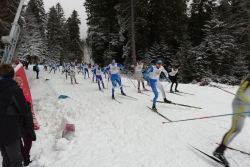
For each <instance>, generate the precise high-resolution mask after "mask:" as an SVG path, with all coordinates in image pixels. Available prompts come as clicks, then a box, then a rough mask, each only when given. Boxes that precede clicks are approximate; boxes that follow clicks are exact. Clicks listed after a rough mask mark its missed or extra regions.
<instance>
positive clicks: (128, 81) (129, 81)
mask: <svg viewBox="0 0 250 167" xmlns="http://www.w3.org/2000/svg"><path fill="white" fill-rule="evenodd" d="M126 75H127V73H126ZM127 80H128V83H129V85H131V83H130V81H129V79H128V77H127Z"/></svg>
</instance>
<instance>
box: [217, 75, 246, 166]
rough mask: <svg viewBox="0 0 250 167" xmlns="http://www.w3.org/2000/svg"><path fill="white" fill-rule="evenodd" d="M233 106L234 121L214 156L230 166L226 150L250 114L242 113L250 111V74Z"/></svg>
mask: <svg viewBox="0 0 250 167" xmlns="http://www.w3.org/2000/svg"><path fill="white" fill-rule="evenodd" d="M232 107H233V113H234V114H235V115H233V119H232V120H233V122H232V127H231V129H230V130H229V131H228V132H227V133H226V134H225V135H224V137H223V139H222V142H221V145H220V146H219V147H218V148H217V149H216V150H215V151H214V153H213V154H214V156H215V157H217V158H218V159H220V160H221V161H222V162H223V163H224V164H225V165H227V166H228V167H229V163H228V161H227V159H226V158H225V157H224V151H225V150H226V148H227V145H228V144H229V143H230V142H231V141H232V140H233V139H234V138H235V137H236V136H237V135H238V134H239V133H240V132H241V130H242V128H243V125H244V121H245V119H246V117H247V116H250V115H249V114H242V112H249V111H250V75H248V76H247V77H245V78H244V80H243V82H242V83H241V84H240V87H239V89H238V91H237V93H236V95H235V98H234V99H233V102H232Z"/></svg>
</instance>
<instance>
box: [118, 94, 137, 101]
mask: <svg viewBox="0 0 250 167" xmlns="http://www.w3.org/2000/svg"><path fill="white" fill-rule="evenodd" d="M117 95H119V96H122V97H128V98H131V99H134V100H138V99H137V98H134V97H132V96H128V95H122V94H118V93H117Z"/></svg>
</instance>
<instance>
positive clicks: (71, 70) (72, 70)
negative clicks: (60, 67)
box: [69, 68, 78, 84]
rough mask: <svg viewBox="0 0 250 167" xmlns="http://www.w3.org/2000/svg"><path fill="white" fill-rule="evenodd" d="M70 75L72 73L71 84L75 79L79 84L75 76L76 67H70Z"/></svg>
mask: <svg viewBox="0 0 250 167" xmlns="http://www.w3.org/2000/svg"><path fill="white" fill-rule="evenodd" d="M69 75H70V79H71V84H73V80H74V81H75V84H78V83H77V82H76V77H75V75H76V72H75V69H74V68H71V69H70V72H69Z"/></svg>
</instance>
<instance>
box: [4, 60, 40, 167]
mask: <svg viewBox="0 0 250 167" xmlns="http://www.w3.org/2000/svg"><path fill="white" fill-rule="evenodd" d="M14 74H15V72H14V69H13V68H12V66H11V65H8V64H2V65H0V151H1V155H2V157H3V161H2V167H23V165H22V160H23V157H22V154H21V149H20V134H21V132H20V122H19V120H20V118H21V117H22V118H23V119H24V120H25V123H24V124H23V127H24V128H25V129H26V130H27V132H28V133H29V134H30V135H31V136H32V140H36V135H35V133H33V132H34V130H33V129H34V126H33V122H31V121H30V120H31V117H32V115H31V112H30V109H29V106H28V105H27V103H26V100H25V97H24V95H23V91H22V89H21V88H19V87H18V86H17V83H16V81H14V80H13V78H14Z"/></svg>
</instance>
